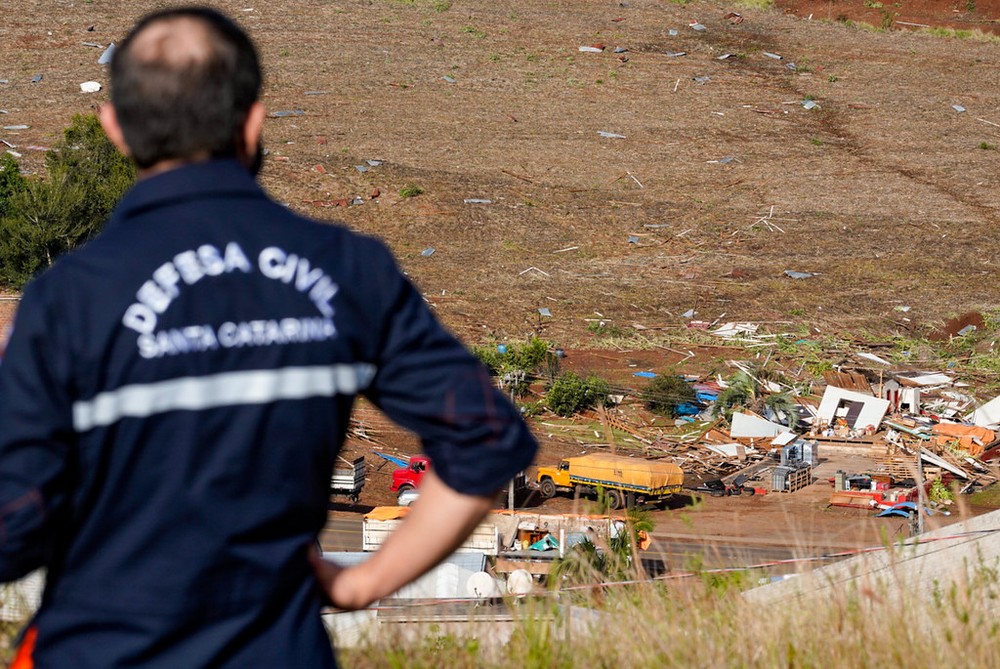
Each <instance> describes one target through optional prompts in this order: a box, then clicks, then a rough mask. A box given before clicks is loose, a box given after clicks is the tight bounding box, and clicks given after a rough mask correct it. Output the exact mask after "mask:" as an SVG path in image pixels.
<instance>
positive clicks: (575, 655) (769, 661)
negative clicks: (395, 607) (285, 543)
mask: <svg viewBox="0 0 1000 669" xmlns="http://www.w3.org/2000/svg"><path fill="white" fill-rule="evenodd" d="M744 582H745V581H744ZM742 585H743V583H741V579H736V580H732V579H722V580H719V579H704V580H701V581H697V582H684V583H683V584H678V583H676V582H674V583H671V584H663V583H659V584H649V583H647V584H643V585H639V586H630V587H615V588H612V589H608V590H606V591H604V592H603V593H599V594H592V595H589V596H587V597H582V598H581V597H575V596H574V597H572V598H566V597H565V596H564V597H563V599H562V600H561V602H556V601H555V600H553V599H545V600H542V601H535V602H530V603H525V604H523V605H521V606H520V607H518V612H517V613H516V614H515V621H514V622H513V623H512V628H511V630H510V636H509V639H506V640H505V633H504V632H502V631H501V629H500V628H499V627H497V626H492V627H490V626H484V627H482V628H479V629H478V631H476V630H474V628H473V627H472V626H471V625H470V626H468V627H467V628H466V629H465V630H464V631H454V629H446V628H445V627H443V626H441V625H434V624H431V625H428V626H427V627H425V628H423V629H422V630H421V631H420V632H415V631H414V630H408V631H407V632H406V637H407V638H409V639H411V641H405V640H404V639H403V637H402V635H401V634H397V635H386V636H391V637H392V638H388V639H382V640H380V641H378V642H369V643H368V644H367V645H363V646H362V647H358V648H352V649H349V650H344V651H342V652H341V653H340V660H341V662H342V664H343V665H344V666H347V667H360V668H367V667H400V668H402V667H406V669H418V668H420V667H428V668H433V669H453V668H454V669H458V668H466V667H469V668H471V667H510V666H518V667H525V668H533V667H539V668H541V667H545V668H551V667H565V668H567V669H569V668H575V667H834V666H840V667H852V668H858V667H889V666H896V667H900V666H910V667H930V666H935V665H939V664H945V665H948V666H954V665H956V664H957V665H960V666H965V667H988V666H996V665H997V648H998V634H1000V625H998V623H997V622H996V615H995V608H994V602H995V601H996V598H997V596H998V595H1000V582H998V575H997V572H996V571H995V570H992V569H986V568H971V569H970V570H969V572H968V578H967V579H966V582H965V584H964V585H961V586H953V587H949V586H944V585H939V586H937V587H936V588H935V590H936V591H935V592H930V593H928V592H919V593H918V592H912V591H910V590H908V589H906V588H903V587H899V586H898V585H885V586H880V587H878V588H875V589H870V590H866V589H861V590H854V591H849V590H847V589H843V590H839V591H837V594H836V595H834V596H833V597H828V598H825V599H822V600H819V599H817V600H816V601H801V600H787V601H784V602H781V603H778V604H772V605H770V606H766V607H762V606H760V605H756V604H751V603H750V602H748V601H746V600H745V599H744V598H743V597H742V596H741V595H740V591H741V586H742ZM571 600H572V601H571Z"/></svg>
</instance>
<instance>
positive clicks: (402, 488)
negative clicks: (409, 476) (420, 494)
mask: <svg viewBox="0 0 1000 669" xmlns="http://www.w3.org/2000/svg"><path fill="white" fill-rule="evenodd" d="M407 490H413V486H411V485H410V484H409V483H404V484H403V485H401V486H399V490H397V491H396V496H397V497H398V496H399V495H402V494H403V493H404V492H406V491H407Z"/></svg>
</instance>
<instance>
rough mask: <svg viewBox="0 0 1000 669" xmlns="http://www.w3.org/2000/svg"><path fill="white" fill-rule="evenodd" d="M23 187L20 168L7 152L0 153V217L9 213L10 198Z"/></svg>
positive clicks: (23, 181)
mask: <svg viewBox="0 0 1000 669" xmlns="http://www.w3.org/2000/svg"><path fill="white" fill-rule="evenodd" d="M24 187H25V179H24V177H23V176H21V168H20V166H19V165H18V164H17V161H16V160H14V156H12V155H10V154H9V153H4V154H3V155H0V218H2V217H4V216H6V215H7V214H8V213H10V209H11V204H10V198H11V197H12V196H13V195H14V194H15V193H18V192H20V191H22V190H24Z"/></svg>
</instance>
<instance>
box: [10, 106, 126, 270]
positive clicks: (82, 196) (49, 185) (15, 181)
mask: <svg viewBox="0 0 1000 669" xmlns="http://www.w3.org/2000/svg"><path fill="white" fill-rule="evenodd" d="M45 166H46V168H47V170H48V178H46V179H44V180H42V179H25V178H24V177H22V176H21V175H20V171H19V169H18V167H17V163H16V162H15V161H14V160H13V158H11V157H9V156H7V155H5V156H4V157H3V159H2V160H0V284H4V285H7V286H9V287H11V288H15V289H17V288H21V287H22V286H23V285H24V284H25V283H27V282H28V281H29V280H30V279H31V277H32V276H34V275H35V274H37V273H38V272H40V271H42V270H44V269H46V268H47V267H48V266H49V265H51V264H52V262H53V261H54V260H55V259H56V258H57V257H58V256H60V255H62V254H63V253H66V252H67V251H70V250H72V249H73V248H75V247H77V246H79V245H80V244H82V243H84V242H86V241H87V240H89V239H91V238H92V237H94V236H95V235H96V234H97V233H98V232H99V231H100V229H101V227H102V226H103V224H104V221H105V220H106V219H107V217H108V215H109V214H110V213H111V210H112V209H114V206H115V204H117V202H118V200H119V199H121V197H122V195H124V193H125V191H126V190H128V188H129V187H130V186H131V185H132V183H133V182H134V181H135V167H134V166H133V165H132V163H131V161H129V160H128V159H127V158H125V157H124V156H122V155H121V154H120V153H118V151H117V150H116V149H115V148H114V146H112V144H111V142H109V141H108V139H107V137H105V135H104V132H103V131H102V130H101V127H100V124H99V122H98V120H97V118H96V117H95V116H80V115H77V116H74V117H73V123H72V125H71V126H70V127H69V128H67V129H66V131H65V133H64V137H63V139H62V140H61V141H60V142H58V143H57V144H56V145H55V146H54V147H53V148H52V150H50V151H49V152H48V153H47V154H46V156H45ZM15 175H16V176H15Z"/></svg>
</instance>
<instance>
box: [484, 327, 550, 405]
mask: <svg viewBox="0 0 1000 669" xmlns="http://www.w3.org/2000/svg"><path fill="white" fill-rule="evenodd" d="M550 347H551V345H550V344H549V342H547V341H545V340H544V339H540V338H538V337H532V338H531V339H529V340H528V341H525V342H511V343H509V344H505V348H506V350H505V352H503V353H501V352H500V350H499V349H498V347H497V346H493V345H490V346H474V347H473V348H472V354H473V355H475V356H476V357H477V358H479V361H480V362H481V363H483V366H485V367H486V369H488V370H490V374H492V375H493V376H497V377H500V380H501V385H502V386H503V387H505V388H507V389H509V390H512V391H513V392H514V395H515V396H517V397H520V396H522V395H524V394H525V393H526V392H527V391H528V387H529V386H530V385H531V381H532V380H533V379H534V378H536V377H538V376H539V375H540V374H541V373H543V372H544V373H546V375H548V376H549V377H550V378H551V377H554V376H555V371H554V370H556V369H558V365H559V361H558V359H557V358H556V356H555V355H553V354H552V353H550V352H549V349H550Z"/></svg>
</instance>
